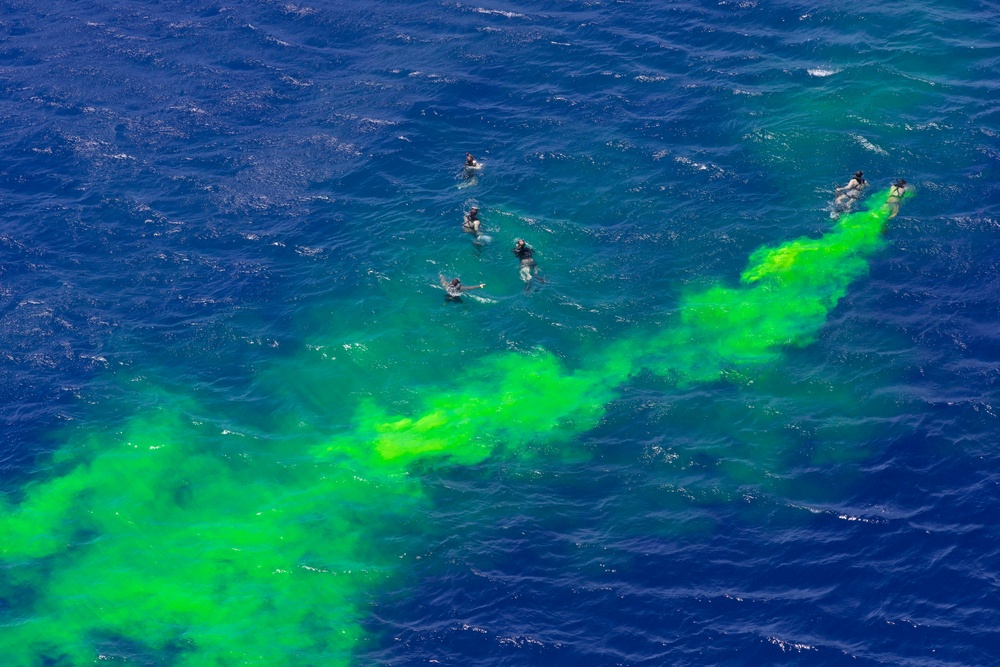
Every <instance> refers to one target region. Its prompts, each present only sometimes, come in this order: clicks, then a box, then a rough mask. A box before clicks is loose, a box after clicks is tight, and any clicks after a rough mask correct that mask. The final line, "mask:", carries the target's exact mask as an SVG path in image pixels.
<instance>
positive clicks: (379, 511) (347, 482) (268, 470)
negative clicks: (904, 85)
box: [0, 191, 891, 667]
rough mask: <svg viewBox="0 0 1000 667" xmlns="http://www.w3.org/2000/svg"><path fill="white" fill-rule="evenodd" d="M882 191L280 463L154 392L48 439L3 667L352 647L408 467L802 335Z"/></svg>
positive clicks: (590, 416)
mask: <svg viewBox="0 0 1000 667" xmlns="http://www.w3.org/2000/svg"><path fill="white" fill-rule="evenodd" d="M887 197H888V191H885V192H882V193H879V194H878V195H875V196H874V197H872V199H871V201H872V202H874V205H873V206H872V208H871V209H870V210H868V211H863V212H859V213H855V214H850V215H845V216H843V217H842V218H841V219H840V220H839V221H838V223H837V224H836V225H835V226H834V228H833V230H832V231H830V232H829V233H827V234H826V235H824V236H823V237H821V238H819V239H798V240H795V241H791V242H789V243H786V244H783V245H781V246H778V247H776V248H762V249H760V250H758V251H757V252H755V253H754V254H753V255H752V257H751V259H750V263H749V266H748V267H747V269H746V270H745V271H744V272H743V274H742V276H741V279H740V285H739V286H737V287H724V286H716V287H712V288H710V289H707V290H704V291H700V292H697V293H692V294H689V295H687V296H685V297H684V299H683V301H682V303H681V304H680V309H679V318H678V321H677V323H676V325H674V326H672V327H669V328H667V329H666V330H664V331H662V332H660V333H659V334H657V335H655V336H637V337H636V338H635V339H628V340H623V341H620V342H618V343H617V344H614V345H611V346H608V347H607V348H606V349H605V350H604V351H602V352H599V353H598V352H595V353H593V354H592V355H591V356H590V357H588V358H587V359H585V360H584V361H583V362H582V363H581V364H580V366H579V368H577V369H575V370H573V369H567V368H565V367H564V366H563V364H562V363H560V362H559V360H558V359H557V358H556V357H555V356H554V355H552V354H551V353H549V352H546V351H543V350H537V351H535V352H534V353H532V354H529V355H523V354H515V353H508V354H499V355H495V356H493V357H491V358H488V359H486V360H484V361H481V362H479V363H478V364H476V365H475V366H474V367H473V368H471V369H470V372H469V373H468V374H467V375H466V376H465V377H462V378H459V379H458V380H457V381H456V382H455V383H454V385H453V386H452V387H451V388H450V389H448V388H445V389H441V388H437V389H434V390H430V389H426V388H425V389H423V390H421V391H420V393H419V394H417V395H416V396H415V398H414V399H413V400H411V401H410V404H411V405H412V407H413V409H412V411H410V412H409V414H391V413H390V412H389V411H387V410H386V409H384V408H382V407H380V406H379V405H377V404H376V403H375V402H373V401H370V402H368V403H366V404H365V405H363V406H362V408H361V409H359V410H358V411H357V413H356V414H355V415H354V421H353V424H352V425H351V428H350V430H349V431H347V432H346V433H345V434H343V435H339V436H333V437H331V436H320V435H318V434H316V433H312V432H308V431H307V430H305V429H304V428H303V427H299V426H291V425H289V426H288V427H287V428H288V432H287V433H273V434H270V435H269V438H273V440H274V441H281V442H289V441H290V442H300V443H302V445H303V446H302V447H301V448H300V451H298V456H297V458H296V460H295V461H294V462H288V463H284V462H282V461H281V460H272V459H267V458H266V457H264V456H261V457H260V460H255V459H253V458H252V457H251V458H250V459H243V458H240V457H233V456H230V455H224V454H221V453H220V452H221V451H223V448H221V447H220V446H219V440H220V438H221V437H222V436H220V429H219V428H218V427H213V426H212V425H211V424H207V423H204V422H198V421H195V420H193V419H191V417H189V416H187V415H190V414H192V413H193V412H195V411H194V409H193V406H191V405H190V401H186V400H182V399H178V398H177V397H174V396H162V397H161V399H160V401H159V403H160V404H161V405H163V406H166V407H164V408H162V409H161V410H160V411H158V412H153V413H152V414H148V415H144V416H141V417H136V418H134V419H132V420H131V421H130V422H129V423H128V424H127V425H126V427H125V429H124V430H122V431H120V432H116V433H102V434H97V435H93V436H91V437H90V439H89V441H88V442H86V443H83V445H82V446H80V443H76V444H77V445H78V446H76V447H73V448H67V451H73V452H83V454H74V456H76V457H77V458H76V459H74V460H68V459H69V457H70V455H69V454H64V455H61V456H57V457H56V459H57V460H56V461H55V465H54V469H56V470H62V471H65V472H63V473H62V474H56V475H54V476H53V477H51V478H49V479H46V480H42V481H39V482H35V483H33V484H31V485H29V486H28V487H27V488H25V489H23V493H22V494H21V496H20V497H19V498H18V500H17V501H16V502H13V501H11V500H9V499H8V500H6V501H4V504H0V540H2V541H0V566H2V570H0V571H2V575H0V599H2V600H3V601H4V605H3V606H2V607H0V610H2V611H0V655H3V656H4V658H3V660H4V663H5V664H9V665H13V666H15V667H32V666H34V665H43V664H53V665H64V666H76V665H92V664H94V663H95V661H97V660H98V658H99V657H100V656H102V655H103V656H106V657H107V656H111V657H115V656H119V657H129V658H130V659H132V658H134V659H136V660H139V661H143V660H145V661H147V662H150V661H151V662H155V663H156V664H168V665H177V666H183V667H195V666H197V667H202V666H205V667H207V666H209V665H211V666H213V667H229V666H236V665H267V666H269V667H274V666H281V665H289V666H295V665H326V666H331V665H348V664H351V661H352V658H351V656H352V652H353V651H354V650H356V648H357V647H358V645H359V642H361V641H363V638H364V637H363V632H362V630H361V620H362V618H363V617H364V613H365V611H364V610H365V605H366V601H367V599H368V597H367V596H369V595H371V594H372V593H373V592H375V591H377V590H378V586H379V584H380V583H382V582H384V581H385V580H386V578H387V577H388V576H389V575H390V574H391V573H392V571H393V569H394V568H396V567H398V563H399V562H400V560H399V559H400V558H401V556H402V555H403V554H401V553H400V551H399V549H398V547H395V546H393V545H395V544H396V541H394V540H392V539H391V538H392V537H393V536H395V535H398V534H399V531H400V528H399V526H400V524H402V523H406V524H407V525H408V527H409V528H408V529H409V530H419V526H420V516H421V507H424V506H425V503H426V502H427V501H426V499H425V498H424V497H423V495H422V492H421V486H420V483H419V480H418V479H416V478H414V477H413V476H412V475H411V474H410V471H411V469H412V464H414V463H417V462H419V463H420V464H421V465H422V466H425V467H426V466H429V465H471V464H475V463H478V462H481V461H484V460H485V459H487V458H488V457H490V456H491V455H492V454H494V453H496V452H497V451H498V450H499V449H502V450H504V451H506V452H508V453H509V454H512V455H519V456H526V455H536V452H535V449H534V448H535V447H536V446H542V447H544V446H547V445H552V444H563V443H566V442H568V441H570V440H571V439H572V438H574V437H575V436H577V435H579V434H580V433H583V432H585V431H587V430H590V429H592V428H593V427H594V426H596V425H597V424H598V423H599V422H600V420H601V419H602V418H603V417H604V414H605V410H606V407H605V406H606V405H607V404H608V403H609V402H610V401H612V400H613V399H614V398H615V397H616V396H617V387H619V386H620V385H621V384H622V383H623V382H625V381H627V379H628V377H629V376H630V375H631V374H632V373H634V372H636V371H639V370H643V369H645V370H650V371H653V372H655V373H659V374H663V375H665V376H668V377H671V378H673V379H675V380H676V381H678V382H681V383H694V382H707V381H714V380H718V379H719V378H720V377H722V375H723V374H724V373H725V372H727V371H729V370H748V369H752V368H753V367H755V366H759V365H762V364H771V363H774V362H775V361H776V360H777V359H778V355H779V353H780V350H781V349H782V348H784V347H787V346H803V345H807V344H809V343H810V342H811V341H812V340H814V338H815V336H816V335H817V332H818V331H819V329H820V327H821V326H822V325H823V322H824V321H825V319H826V315H827V313H828V312H829V311H830V310H831V309H832V308H833V307H834V306H835V305H836V304H837V302H838V300H839V299H840V298H841V297H842V296H843V294H844V293H845V291H846V289H847V287H848V285H849V284H850V283H851V281H853V280H855V279H857V278H858V277H860V276H862V275H863V274H864V273H865V272H866V271H867V261H866V258H867V257H868V256H869V255H870V254H871V253H872V252H873V251H875V250H876V249H878V248H879V247H880V244H881V242H882V241H881V233H882V230H883V228H884V226H885V224H886V222H887V220H888V219H889V217H890V215H891V210H890V207H889V206H887V205H886V199H887ZM297 429H298V430H297ZM286 449H287V447H286ZM260 451H261V452H266V451H267V446H266V444H265V445H262V446H261V448H260ZM62 459H67V460H62Z"/></svg>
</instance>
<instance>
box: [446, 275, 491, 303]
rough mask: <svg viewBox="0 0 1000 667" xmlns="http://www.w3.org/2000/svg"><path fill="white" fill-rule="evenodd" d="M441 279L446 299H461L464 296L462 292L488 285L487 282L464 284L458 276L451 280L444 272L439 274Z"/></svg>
mask: <svg viewBox="0 0 1000 667" xmlns="http://www.w3.org/2000/svg"><path fill="white" fill-rule="evenodd" d="M438 277H439V278H440V279H441V287H443V288H444V291H445V297H444V298H445V301H459V300H461V298H462V292H468V291H469V290H472V289H483V288H484V287H486V283H479V284H478V285H463V284H462V281H461V280H459V279H458V278H452V279H451V281H448V280H447V279H445V277H444V274H440V273H439V274H438Z"/></svg>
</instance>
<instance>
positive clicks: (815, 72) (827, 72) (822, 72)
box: [806, 67, 840, 76]
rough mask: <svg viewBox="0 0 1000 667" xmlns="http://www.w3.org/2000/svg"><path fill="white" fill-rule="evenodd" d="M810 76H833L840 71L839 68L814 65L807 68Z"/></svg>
mask: <svg viewBox="0 0 1000 667" xmlns="http://www.w3.org/2000/svg"><path fill="white" fill-rule="evenodd" d="M806 71H807V72H808V73H809V74H810V76H833V75H834V74H837V73H838V72H840V70H839V69H824V68H822V67H813V68H811V69H807V70H806Z"/></svg>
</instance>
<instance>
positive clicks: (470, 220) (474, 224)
mask: <svg viewBox="0 0 1000 667" xmlns="http://www.w3.org/2000/svg"><path fill="white" fill-rule="evenodd" d="M462 231H463V232H465V233H466V234H472V238H473V239H474V241H473V242H476V241H479V237H480V236H482V235H483V228H482V221H481V220H480V219H479V209H478V208H477V207H475V206H473V207H472V208H470V209H469V212H468V213H466V214H465V218H464V219H463V220H462Z"/></svg>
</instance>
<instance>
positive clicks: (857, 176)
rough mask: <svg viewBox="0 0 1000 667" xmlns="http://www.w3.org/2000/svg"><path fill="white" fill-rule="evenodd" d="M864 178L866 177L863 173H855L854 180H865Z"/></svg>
mask: <svg viewBox="0 0 1000 667" xmlns="http://www.w3.org/2000/svg"><path fill="white" fill-rule="evenodd" d="M864 176H865V175H864V174H863V173H862V172H860V171H856V172H854V178H858V179H860V178H864Z"/></svg>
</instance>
